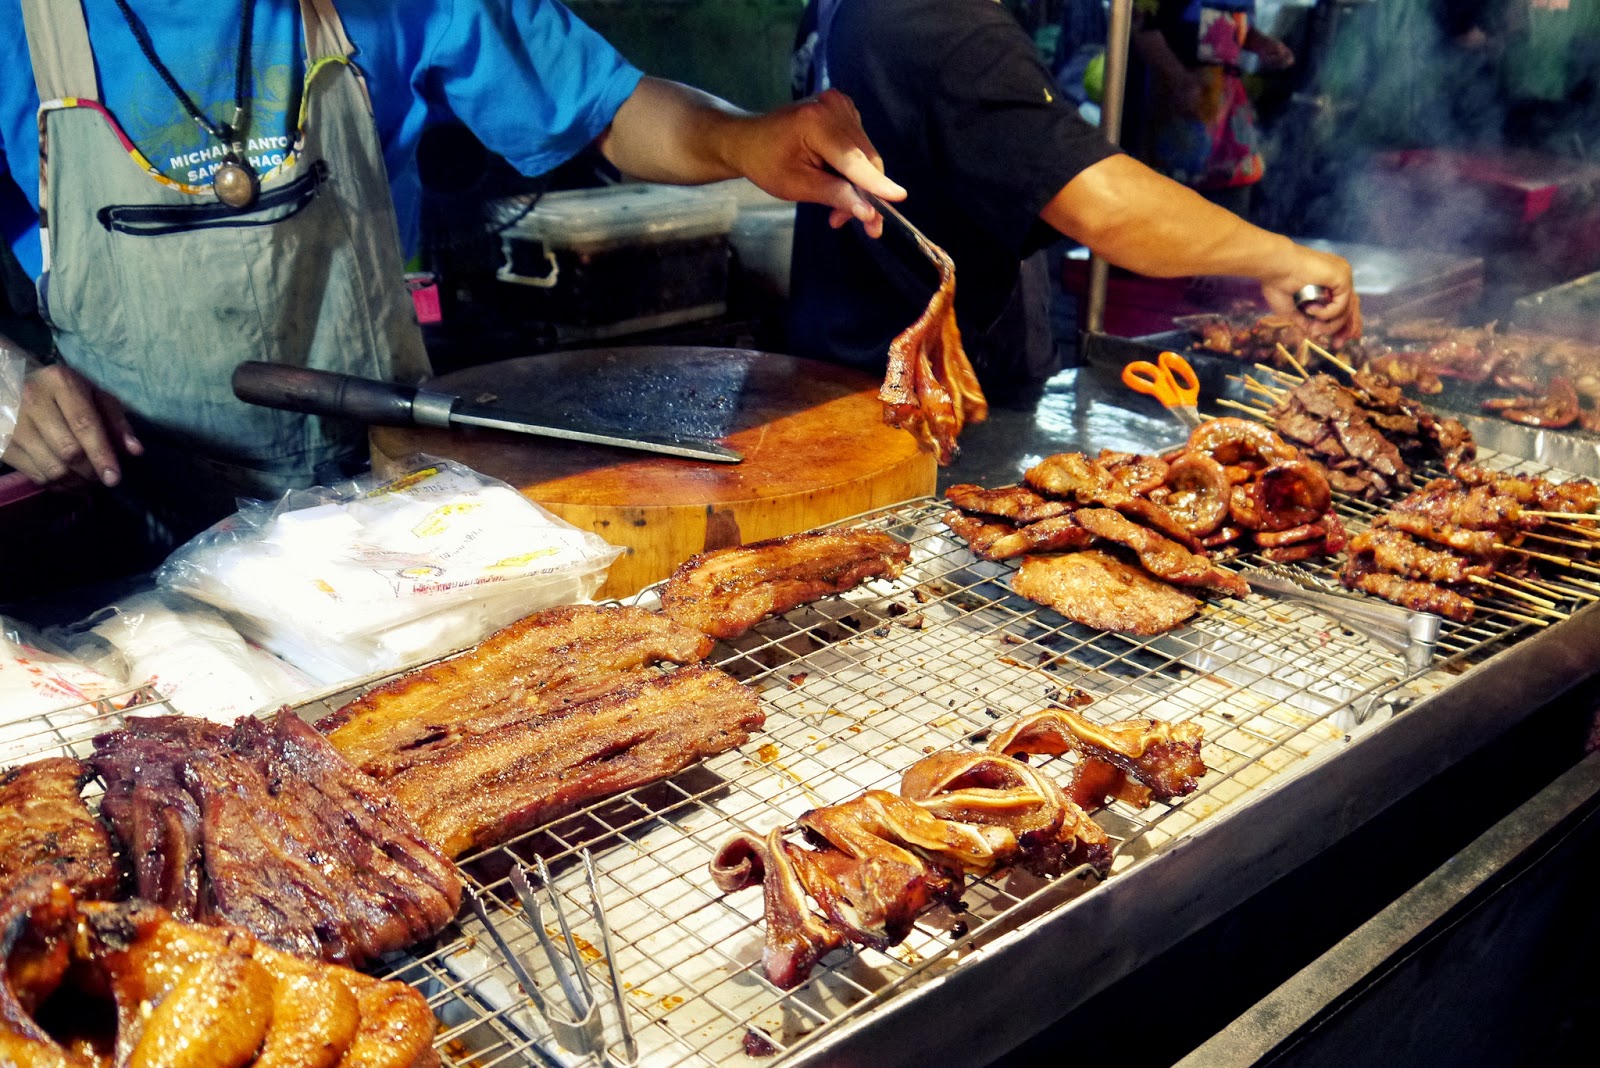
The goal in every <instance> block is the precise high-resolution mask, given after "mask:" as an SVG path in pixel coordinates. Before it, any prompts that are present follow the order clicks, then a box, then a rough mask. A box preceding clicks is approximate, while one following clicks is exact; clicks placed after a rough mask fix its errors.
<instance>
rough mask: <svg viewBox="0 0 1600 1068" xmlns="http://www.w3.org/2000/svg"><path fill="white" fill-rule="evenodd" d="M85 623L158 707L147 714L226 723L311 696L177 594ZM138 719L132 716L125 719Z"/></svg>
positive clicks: (295, 675) (126, 604)
mask: <svg viewBox="0 0 1600 1068" xmlns="http://www.w3.org/2000/svg"><path fill="white" fill-rule="evenodd" d="M85 622H86V623H88V624H90V625H91V626H90V633H92V634H95V635H98V636H99V637H100V638H101V639H103V640H104V641H105V642H106V643H108V644H109V645H110V646H111V647H113V648H114V649H115V650H116V653H117V654H118V656H119V659H120V660H121V661H122V663H123V664H125V665H126V669H127V674H128V678H129V679H130V680H131V681H132V682H134V683H137V684H140V685H145V686H149V687H150V688H151V689H152V690H154V691H155V692H156V693H158V694H160V695H161V696H162V697H163V698H165V699H166V700H165V703H164V704H152V705H151V706H150V710H151V711H152V712H157V713H163V714H164V713H166V712H168V711H172V712H181V713H183V714H184V715H188V716H199V717H201V718H203V719H209V720H212V721H213V722H216V723H232V722H233V721H234V720H235V719H237V718H238V717H240V716H243V715H248V714H249V713H252V712H258V711H261V710H263V709H266V710H271V709H276V708H278V707H280V706H282V705H284V704H288V703H291V702H293V701H294V700H295V699H296V698H297V697H300V696H301V695H304V694H308V693H310V692H311V691H312V690H314V689H316V688H317V686H316V684H315V683H314V682H313V681H312V680H311V679H309V678H307V677H306V676H305V675H304V674H302V673H300V672H299V671H296V670H295V669H294V668H293V667H291V666H289V665H288V664H286V663H284V662H283V661H282V660H279V659H278V658H277V657H275V656H273V655H272V654H271V653H268V652H266V651H264V650H262V649H258V648H256V647H255V646H253V645H251V644H249V643H248V642H246V641H245V640H244V638H243V637H242V636H240V634H239V632H238V631H236V630H234V629H233V627H232V626H230V625H229V624H228V621H227V620H226V619H224V618H222V615H221V613H219V612H217V611H216V610H215V609H212V608H208V607H207V606H205V605H203V604H200V603H199V602H198V601H193V600H190V599H189V598H187V597H180V596H178V595H177V594H173V593H165V592H161V591H155V590H152V591H148V592H145V593H137V594H134V595H133V596H131V597H125V598H123V599H122V600H120V601H118V602H117V603H116V604H114V605H110V606H108V607H106V608H103V609H101V610H100V611H99V612H96V613H95V614H94V615H93V616H91V617H90V618H89V619H88V620H86V621H85ZM86 659H87V658H86ZM89 662H90V663H95V661H93V660H90V661H89ZM138 712H139V709H138V708H134V709H131V710H129V713H128V714H129V715H135V714H137V713H138Z"/></svg>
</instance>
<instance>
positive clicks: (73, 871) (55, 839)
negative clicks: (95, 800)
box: [0, 757, 120, 898]
mask: <svg viewBox="0 0 1600 1068" xmlns="http://www.w3.org/2000/svg"><path fill="white" fill-rule="evenodd" d="M93 777H94V769H93V768H91V767H89V765H87V764H85V763H83V762H82V761H81V760H73V759H71V758H69V757H51V758H49V759H45V760H35V761H34V762H33V763H31V764H23V765H21V766H19V767H15V768H8V769H6V770H5V771H3V772H0V893H3V892H4V891H5V888H6V887H8V886H11V885H12V884H14V883H16V882H17V881H19V880H21V879H23V878H25V877H27V876H28V875H29V874H30V873H31V872H35V871H40V870H43V871H45V872H47V873H48V874H49V875H50V877H51V878H53V879H59V880H60V881H61V882H63V883H65V884H66V885H67V886H68V887H70V888H71V889H72V890H73V891H74V892H76V893H77V894H79V895H81V896H83V897H90V898H95V897H110V896H111V895H112V894H113V893H114V892H115V891H116V889H117V883H118V880H119V874H120V873H119V872H118V870H117V863H116V859H115V858H114V857H113V856H112V852H111V835H110V834H108V833H107V832H106V828H105V824H103V823H101V822H100V821H99V820H98V819H96V818H95V815H94V813H92V812H90V811H89V806H88V805H87V804H85V803H84V800H83V797H82V793H81V791H82V790H83V785H84V783H86V782H88V781H89V780H90V779H91V778H93Z"/></svg>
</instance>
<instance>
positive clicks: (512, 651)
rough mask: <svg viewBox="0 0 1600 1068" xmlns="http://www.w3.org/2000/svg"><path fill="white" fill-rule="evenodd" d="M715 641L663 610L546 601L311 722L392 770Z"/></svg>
mask: <svg viewBox="0 0 1600 1068" xmlns="http://www.w3.org/2000/svg"><path fill="white" fill-rule="evenodd" d="M711 647H712V642H711V639H709V638H707V637H706V636H705V635H704V634H702V633H700V632H699V631H698V630H694V629H693V628H690V627H685V626H683V625H681V624H678V623H674V622H673V621H672V620H671V619H668V618H667V617H665V616H663V615H662V614H661V613H659V612H647V611H645V610H644V609H642V608H631V607H607V606H602V605H568V606H564V607H561V608H552V609H550V610H548V611H544V612H538V613H535V614H534V615H531V616H528V617H527V618H526V619H522V620H518V621H517V622H516V623H513V624H511V625H510V626H508V627H505V628H503V629H501V630H499V631H496V632H495V633H494V634H491V635H490V636H489V637H487V638H485V639H484V640H483V641H482V642H480V643H479V644H478V646H477V647H476V648H474V649H472V650H469V651H468V652H465V653H462V654H461V655H460V656H456V657H453V658H451V659H449V660H445V661H443V662H442V663H437V664H433V665H430V666H429V667H425V668H422V669H420V670H418V671H413V672H410V673H408V674H405V675H402V676H400V677H399V678H397V679H395V680H393V681H392V682H387V683H384V684H383V685H381V686H378V687H375V688H374V689H372V690H369V691H367V692H366V693H365V694H363V695H362V696H361V697H359V698H357V699H356V700H354V701H352V702H350V703H349V704H347V705H345V706H344V707H343V708H341V709H339V710H338V711H337V712H334V713H331V714H330V715H328V716H326V717H324V718H323V719H322V720H321V721H319V722H318V724H317V728H318V729H319V730H321V731H322V732H323V733H325V734H326V735H327V737H328V741H330V742H332V743H333V747H334V748H335V749H337V750H339V752H340V753H341V754H343V756H344V757H345V759H346V760H349V761H350V762H351V763H353V764H355V765H356V766H357V767H359V768H360V769H361V770H362V771H365V772H366V773H367V774H368V775H372V776H374V777H375V778H379V779H383V778H388V777H389V776H391V775H394V774H397V773H398V772H401V771H404V770H405V769H406V768H408V767H410V766H412V765H413V764H416V763H418V762H419V761H421V760H425V759H427V758H428V757H429V756H431V755H433V754H434V753H437V752H439V751H441V750H443V749H445V748H448V747H449V746H451V745H454V744H456V743H458V742H460V741H462V740H463V739H465V738H470V737H472V736H474V735H478V734H483V733H485V732H487V731H491V730H494V729H495V728H496V727H501V726H504V725H505V724H508V723H517V722H521V721H523V720H533V719H538V718H539V717H541V716H544V715H548V714H551V713H552V712H554V711H555V710H558V709H560V708H562V707H564V706H567V705H571V704H576V703H579V702H582V701H586V700H589V699H590V698H593V697H597V696H599V695H600V694H602V693H604V692H605V691H607V690H610V689H614V688H615V687H617V686H619V685H622V684H623V683H626V682H630V681H638V680H639V679H642V678H644V677H647V675H648V674H649V673H650V672H649V668H650V665H653V664H656V663H658V662H667V663H673V664H694V663H699V662H700V661H701V660H704V659H705V658H706V656H707V655H708V654H710V652H711Z"/></svg>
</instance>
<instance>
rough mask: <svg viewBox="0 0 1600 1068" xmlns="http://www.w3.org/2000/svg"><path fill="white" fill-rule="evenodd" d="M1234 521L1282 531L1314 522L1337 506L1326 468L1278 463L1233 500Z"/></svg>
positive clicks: (1242, 488) (1303, 462)
mask: <svg viewBox="0 0 1600 1068" xmlns="http://www.w3.org/2000/svg"><path fill="white" fill-rule="evenodd" d="M1228 503H1229V508H1230V510H1231V512H1232V515H1233V521H1234V522H1235V523H1237V524H1239V526H1241V527H1245V528H1246V529H1248V530H1257V531H1279V530H1289V529H1290V528H1292V527H1299V526H1304V525H1305V524H1307V523H1314V522H1316V521H1317V520H1318V519H1320V518H1321V517H1322V516H1323V515H1325V514H1327V511H1328V509H1329V508H1331V507H1332V506H1333V491H1332V489H1331V488H1330V487H1329V485H1328V479H1327V476H1326V475H1324V474H1323V471H1322V468H1321V467H1320V466H1318V465H1317V464H1315V463H1313V462H1311V461H1310V460H1288V461H1282V462H1279V463H1274V464H1272V465H1271V466H1269V467H1267V468H1266V469H1265V470H1263V471H1262V472H1261V473H1260V474H1258V475H1256V477H1255V478H1254V479H1252V480H1251V481H1250V482H1248V483H1246V484H1245V485H1243V486H1235V487H1234V488H1233V493H1232V495H1231V496H1230V498H1229V502H1228Z"/></svg>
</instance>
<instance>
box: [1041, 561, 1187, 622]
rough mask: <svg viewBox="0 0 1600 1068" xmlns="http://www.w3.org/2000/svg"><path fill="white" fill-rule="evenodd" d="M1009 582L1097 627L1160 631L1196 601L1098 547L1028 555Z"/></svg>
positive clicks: (1184, 616) (1070, 616) (1182, 617)
mask: <svg viewBox="0 0 1600 1068" xmlns="http://www.w3.org/2000/svg"><path fill="white" fill-rule="evenodd" d="M1011 588H1012V589H1014V590H1016V591H1017V592H1018V593H1020V594H1022V596H1024V597H1026V598H1028V600H1030V601H1037V602H1038V603H1040V604H1042V605H1045V606H1047V607H1050V608H1054V609H1055V610H1056V611H1057V612H1060V613H1061V614H1062V615H1064V616H1066V617H1067V618H1068V619H1071V620H1074V621H1076V622H1078V623H1082V624H1083V625H1085V626H1088V627H1094V628H1096V629H1097V630H1111V631H1117V632H1118V633H1122V634H1138V635H1145V636H1148V635H1151V634H1161V633H1164V632H1166V631H1169V630H1171V629H1172V628H1174V627H1176V626H1178V625H1179V624H1180V623H1182V622H1183V621H1184V620H1186V619H1188V618H1189V617H1190V616H1192V615H1194V614H1195V613H1196V612H1197V611H1199V610H1200V602H1199V601H1198V600H1196V599H1195V598H1193V597H1191V596H1189V595H1188V594H1187V593H1184V592H1182V591H1181V590H1177V589H1174V588H1173V587H1171V586H1168V585H1167V584H1166V583H1165V582H1161V581H1159V580H1157V579H1153V578H1151V577H1150V576H1149V575H1147V574H1145V573H1144V572H1143V571H1141V570H1139V569H1138V568H1137V567H1134V566H1133V565H1131V564H1125V563H1123V562H1122V561H1121V560H1118V559H1117V558H1116V557H1114V556H1111V555H1110V554H1108V553H1103V552H1101V551H1100V550H1098V549H1087V550H1085V551H1083V552H1081V553H1065V554H1063V555H1060V556H1029V557H1025V558H1024V559H1023V561H1022V566H1021V567H1019V568H1018V569H1017V573H1016V574H1015V575H1013V576H1011Z"/></svg>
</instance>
